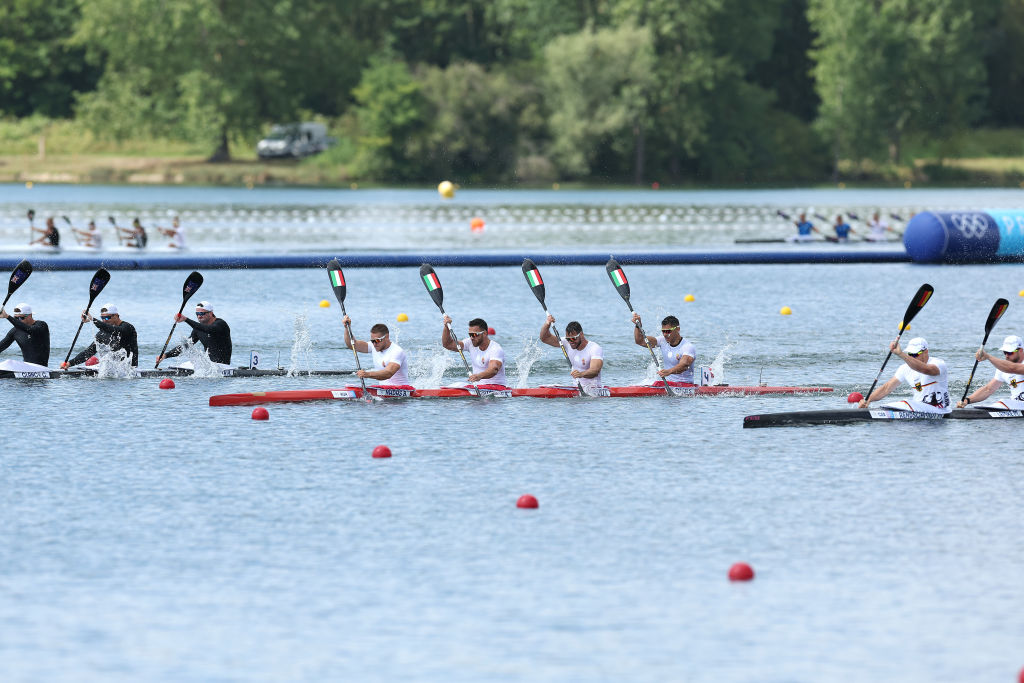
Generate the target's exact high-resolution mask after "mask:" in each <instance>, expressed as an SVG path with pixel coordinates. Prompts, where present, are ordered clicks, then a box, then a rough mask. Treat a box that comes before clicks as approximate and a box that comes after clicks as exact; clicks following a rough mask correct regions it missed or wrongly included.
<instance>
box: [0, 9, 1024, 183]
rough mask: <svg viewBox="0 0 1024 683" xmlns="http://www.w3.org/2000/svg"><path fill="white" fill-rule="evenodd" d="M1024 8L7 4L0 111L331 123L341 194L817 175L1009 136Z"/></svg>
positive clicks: (168, 127) (119, 135)
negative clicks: (367, 188)
mask: <svg viewBox="0 0 1024 683" xmlns="http://www.w3.org/2000/svg"><path fill="white" fill-rule="evenodd" d="M1022 53H1024V0H989V1H988V2H984V3H979V2H977V1H976V0H569V1H567V2H550V0H345V2H334V1H331V0H248V1H246V2H240V1H237V0H174V2H168V1H167V0H51V1H50V2H48V3H39V2H37V0H7V1H6V2H5V3H3V4H2V5H0V115H2V116H4V117H8V118H10V117H15V118H17V117H25V116H30V115H41V116H46V117H53V118H75V119H77V120H78V121H80V122H82V123H83V124H84V125H87V126H88V127H89V128H90V129H92V130H94V131H95V132H96V134H97V135H101V136H105V137H110V138H114V139H122V140H123V139H130V138H136V137H147V136H153V137H165V138H174V139H187V140H200V141H206V142H207V143H208V145H209V149H210V151H211V158H214V159H224V158H227V157H228V153H229V143H230V142H231V141H237V140H244V141H246V142H247V143H250V144H251V143H252V142H254V141H255V139H257V138H258V136H259V134H260V133H261V132H265V131H266V129H267V127H268V126H269V124H271V123H278V122H287V121H291V120H298V119H306V118H321V119H323V120H326V121H327V122H329V124H330V127H331V131H332V134H334V135H335V136H336V137H337V138H338V139H339V141H340V144H339V145H338V146H337V147H335V148H334V149H332V150H330V151H329V152H327V153H326V154H325V155H322V158H318V159H316V160H311V161H310V162H308V163H321V164H338V165H343V166H344V167H345V168H346V172H347V173H348V174H349V175H350V176H351V177H352V178H354V179H370V180H377V181H384V182H388V181H392V182H402V181H419V180H436V179H437V178H439V177H446V178H452V179H455V180H458V181H460V182H475V183H481V182H485V183H486V182H490V183H497V182H515V181H517V180H525V181H539V180H550V179H555V178H559V179H581V180H588V181H610V182H623V181H633V182H637V183H643V182H650V181H651V180H653V179H661V180H662V182H666V181H699V182H701V181H707V182H751V181H752V182H772V181H801V180H816V179H821V178H826V177H828V176H829V174H830V173H833V172H835V170H836V168H837V167H838V164H839V162H840V161H841V160H853V161H858V160H865V159H869V160H876V161H878V162H882V163H894V164H899V163H902V162H905V158H904V156H905V151H904V149H905V145H906V142H907V141H908V140H910V139H927V140H932V141H934V142H936V143H937V144H938V146H939V149H940V152H941V151H943V149H944V148H943V147H942V142H943V141H946V140H950V139H952V138H953V136H954V135H955V134H956V133H958V132H961V131H964V130H969V129H971V128H972V127H978V126H989V127H1010V126H1020V125H1021V119H1022V116H1024V88H1022V87H1021V85H1022V84H1021V80H1022V79H1024V67H1022V66H1021V65H1022V64H1024V60H1022V59H1021V57H1024V54H1022Z"/></svg>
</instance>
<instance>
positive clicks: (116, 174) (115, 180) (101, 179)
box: [0, 154, 1024, 190]
mask: <svg viewBox="0 0 1024 683" xmlns="http://www.w3.org/2000/svg"><path fill="white" fill-rule="evenodd" d="M440 180H443V179H441V178H439V179H437V180H436V181H426V180H424V181H423V182H422V183H401V184H397V185H396V184H395V183H393V182H389V181H388V180H386V179H385V180H380V181H373V180H369V181H368V180H354V179H353V178H351V177H350V175H349V174H348V172H347V169H346V168H345V167H343V166H331V165H318V164H311V163H308V162H305V163H303V162H300V161H296V160H286V161H270V162H268V161H262V160H259V159H255V158H248V159H246V158H240V159H237V160H232V161H228V162H215V163H214V162H208V161H206V159H205V158H203V157H201V156H175V157H157V156H118V155H109V154H70V155H47V156H46V157H45V158H40V157H39V156H38V155H0V183H40V184H43V183H45V184H54V183H63V184H75V185H134V186H152V185H171V186H174V185H178V186H199V187H248V188H253V187H295V188H302V187H308V188H335V189H338V188H349V189H357V188H374V187H396V186H405V187H422V186H429V185H431V184H432V182H438V181H440ZM453 180H455V179H453ZM498 185H500V186H502V187H508V188H524V189H530V188H552V187H554V188H555V189H558V188H563V189H587V188H594V189H608V188H621V189H640V188H651V187H652V186H654V189H658V188H660V189H664V190H670V189H718V188H721V189H737V188H744V187H749V188H752V189H753V188H757V189H761V188H787V187H794V188H795V187H809V186H810V187H822V188H825V187H840V188H844V187H849V188H851V189H853V188H870V187H877V188H909V187H915V188H944V187H992V188H1000V187H1002V188H1018V187H1019V188H1024V158H1018V157H1010V158H1005V157H986V158H972V159H946V160H944V161H943V162H941V163H940V162H937V161H926V160H918V161H917V162H916V163H915V165H914V170H913V172H911V170H910V169H909V168H908V169H906V170H905V172H904V173H901V174H900V176H899V177H895V178H894V177H888V176H886V175H883V174H881V173H873V172H870V171H869V172H864V171H863V170H858V171H857V172H855V173H851V174H850V176H843V177H841V178H840V179H839V180H838V181H832V180H831V179H828V178H822V179H820V180H819V181H818V182H813V183H809V182H807V181H806V180H794V181H793V182H792V183H785V182H778V181H774V182H764V183H758V182H750V183H701V182H699V181H690V182H681V183H672V182H670V181H664V180H662V181H655V180H653V179H652V180H651V181H650V183H645V184H643V185H634V184H630V183H626V182H607V183H602V182H596V181H593V180H576V181H557V180H531V181H529V182H526V181H523V182H513V183H501V184H498V183H480V184H478V186H487V187H495V186H498Z"/></svg>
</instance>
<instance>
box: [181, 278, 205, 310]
mask: <svg viewBox="0 0 1024 683" xmlns="http://www.w3.org/2000/svg"><path fill="white" fill-rule="evenodd" d="M202 286H203V276H202V275H200V274H199V273H198V272H196V271H194V270H193V271H192V274H191V275H189V276H188V277H187V278H185V284H184V286H183V287H182V288H181V305H182V306H184V305H185V302H187V301H188V300H189V299H191V298H192V295H193V294H195V293H196V292H197V291H198V290H199V288H200V287H202Z"/></svg>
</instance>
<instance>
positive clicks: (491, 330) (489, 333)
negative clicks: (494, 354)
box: [487, 327, 498, 337]
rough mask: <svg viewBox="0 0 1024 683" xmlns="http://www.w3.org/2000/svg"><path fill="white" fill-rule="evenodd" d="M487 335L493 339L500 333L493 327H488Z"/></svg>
mask: <svg viewBox="0 0 1024 683" xmlns="http://www.w3.org/2000/svg"><path fill="white" fill-rule="evenodd" d="M487 334H488V335H489V336H491V337H493V336H494V335H496V334H498V333H497V332H495V331H494V328H493V327H488V328H487Z"/></svg>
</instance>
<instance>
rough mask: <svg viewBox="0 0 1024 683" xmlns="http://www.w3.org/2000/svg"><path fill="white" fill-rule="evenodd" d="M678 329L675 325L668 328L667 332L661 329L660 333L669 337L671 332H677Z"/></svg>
mask: <svg viewBox="0 0 1024 683" xmlns="http://www.w3.org/2000/svg"><path fill="white" fill-rule="evenodd" d="M678 329H679V325H676V326H675V327H670V328H668V329H667V330H665V329H663V330H662V331H661V333H662V334H664V335H669V334H672V330H678Z"/></svg>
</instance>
